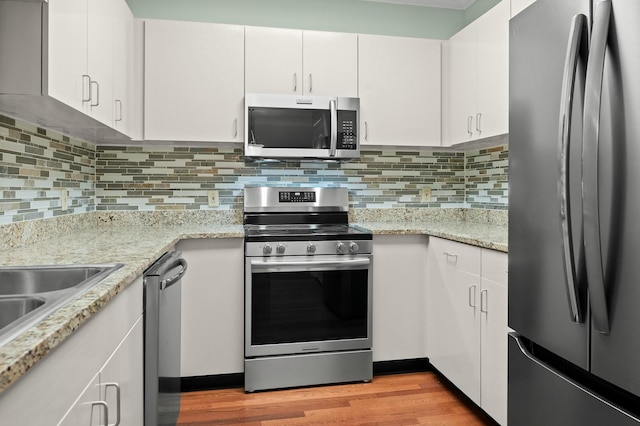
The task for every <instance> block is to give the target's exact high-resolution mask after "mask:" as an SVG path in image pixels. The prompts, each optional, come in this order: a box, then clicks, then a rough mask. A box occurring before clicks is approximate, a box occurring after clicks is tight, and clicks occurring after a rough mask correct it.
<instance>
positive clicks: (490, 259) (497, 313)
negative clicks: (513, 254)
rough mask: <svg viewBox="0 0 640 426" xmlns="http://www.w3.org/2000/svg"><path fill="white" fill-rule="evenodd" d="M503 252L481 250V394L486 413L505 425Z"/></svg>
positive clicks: (505, 269)
mask: <svg viewBox="0 0 640 426" xmlns="http://www.w3.org/2000/svg"><path fill="white" fill-rule="evenodd" d="M507 259H508V256H507V254H506V253H502V252H498V251H495V250H487V249H482V294H481V305H482V306H481V313H480V322H481V330H480V334H481V344H480V347H481V354H480V357H481V361H482V369H481V374H480V377H481V391H480V399H481V404H480V406H481V407H482V409H483V410H485V411H486V412H487V413H488V414H489V415H490V416H491V417H493V418H494V419H495V420H496V421H497V422H498V423H500V424H503V425H504V424H506V423H507V371H508V367H507V363H508V356H507V350H508V349H507V347H508V346H507V340H508V338H507V332H508V326H507V275H508V274H507V268H508V260H507Z"/></svg>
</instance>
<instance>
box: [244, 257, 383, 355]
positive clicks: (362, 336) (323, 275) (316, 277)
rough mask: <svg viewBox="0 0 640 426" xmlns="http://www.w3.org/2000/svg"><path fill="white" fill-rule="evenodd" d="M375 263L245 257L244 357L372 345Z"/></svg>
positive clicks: (367, 259)
mask: <svg viewBox="0 0 640 426" xmlns="http://www.w3.org/2000/svg"><path fill="white" fill-rule="evenodd" d="M372 262H373V256H372V255H353V256H351V255H343V256H315V257H312V258H309V257H306V256H282V257H275V258H265V257H247V258H246V266H245V357H248V358H249V357H258V356H268V355H285V354H301V353H312V352H329V351H341V350H352V349H369V348H371V340H372V339H371V306H372V277H373V273H372Z"/></svg>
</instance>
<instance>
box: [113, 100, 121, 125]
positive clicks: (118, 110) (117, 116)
mask: <svg viewBox="0 0 640 426" xmlns="http://www.w3.org/2000/svg"><path fill="white" fill-rule="evenodd" d="M118 105H119V106H120V108H118ZM115 106H116V119H115V121H122V101H121V100H120V99H116V100H115Z"/></svg>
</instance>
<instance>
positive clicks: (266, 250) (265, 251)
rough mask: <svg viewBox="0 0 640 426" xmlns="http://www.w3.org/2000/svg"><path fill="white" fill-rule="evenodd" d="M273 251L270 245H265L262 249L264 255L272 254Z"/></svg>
mask: <svg viewBox="0 0 640 426" xmlns="http://www.w3.org/2000/svg"><path fill="white" fill-rule="evenodd" d="M272 251H273V249H272V248H271V245H269V244H265V245H264V246H263V247H262V254H271V252H272Z"/></svg>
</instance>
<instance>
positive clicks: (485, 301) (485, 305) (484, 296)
mask: <svg viewBox="0 0 640 426" xmlns="http://www.w3.org/2000/svg"><path fill="white" fill-rule="evenodd" d="M488 309H489V291H488V290H482V291H481V292H480V312H484V313H485V314H486V313H488V312H489V310H488Z"/></svg>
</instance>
